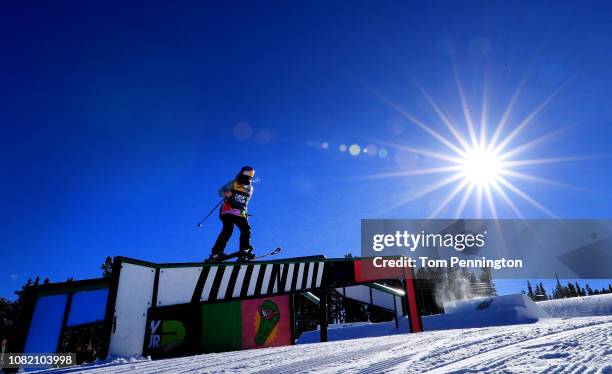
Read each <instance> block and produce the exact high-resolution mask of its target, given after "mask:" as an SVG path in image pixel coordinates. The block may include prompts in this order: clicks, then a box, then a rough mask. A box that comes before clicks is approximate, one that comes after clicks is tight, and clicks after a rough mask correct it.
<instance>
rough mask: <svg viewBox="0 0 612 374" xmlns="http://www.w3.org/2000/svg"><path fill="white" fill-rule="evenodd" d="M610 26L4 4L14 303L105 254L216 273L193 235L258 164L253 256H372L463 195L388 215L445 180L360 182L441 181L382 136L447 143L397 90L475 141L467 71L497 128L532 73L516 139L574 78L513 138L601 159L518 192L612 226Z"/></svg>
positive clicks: (1, 115)
mask: <svg viewBox="0 0 612 374" xmlns="http://www.w3.org/2000/svg"><path fill="white" fill-rule="evenodd" d="M611 16H612V5H611V4H610V3H609V2H606V1H601V2H581V1H575V2H565V1H561V2H559V1H554V2H546V1H539V2H528V1H513V2H507V1H499V2H494V1H483V2H477V1H470V2H456V1H447V2H430V1H427V2H425V1H424V2H421V3H416V2H412V3H411V2H391V1H386V2H355V1H351V2H323V1H321V2H317V1H315V2H312V1H309V2H271V1H266V2H261V1H259V2H240V1H232V2H217V3H212V2H203V1H194V2H180V3H171V2H158V1H146V2H137V1H130V2H101V1H87V2H83V1H75V2H69V1H61V2H57V1H49V2H43V1H37V2H27V1H19V2H12V3H7V2H5V3H3V4H2V5H1V6H0V50H1V51H2V54H1V56H2V57H1V58H0V87H1V89H0V126H1V133H0V134H1V136H0V149H1V150H2V151H1V152H2V157H1V159H0V167H1V170H2V183H1V184H0V206H1V207H2V215H1V216H0V217H1V218H0V233H1V235H0V248H1V250H2V265H1V266H0V279H1V281H0V296H9V295H10V293H11V292H12V291H13V290H15V289H17V288H18V287H19V286H20V285H21V284H22V283H23V282H24V281H25V280H26V279H27V277H29V276H35V275H41V277H50V278H51V279H52V280H53V281H61V280H64V279H66V278H67V277H70V276H73V277H75V278H90V277H97V276H99V269H98V267H99V264H100V263H101V262H102V261H103V260H104V257H105V256H106V255H124V256H130V257H136V258H142V259H146V260H151V261H156V262H180V261H199V260H201V259H202V258H204V257H206V256H208V254H209V251H210V247H211V245H212V244H213V241H214V238H215V237H216V235H217V233H218V230H219V228H220V225H219V222H218V221H217V220H216V219H215V218H214V217H213V219H211V220H209V221H208V222H207V226H206V227H205V228H203V229H196V227H195V224H196V223H197V222H198V221H199V220H200V219H201V217H202V216H203V215H204V214H205V213H206V212H207V211H208V210H209V209H210V207H211V206H212V205H214V204H215V203H216V202H217V197H216V191H217V189H218V187H219V186H220V185H221V184H222V183H224V182H226V181H227V180H228V179H230V178H231V177H233V175H234V174H235V173H236V172H237V170H239V168H240V167H241V166H242V165H245V164H249V165H252V166H254V167H255V169H256V172H257V176H258V177H259V178H260V181H259V182H258V183H257V184H256V187H255V195H254V198H253V200H252V203H251V212H252V213H253V214H254V216H253V217H252V219H251V224H252V227H253V233H254V234H253V241H254V245H255V247H256V248H258V249H260V250H265V249H271V248H273V247H276V246H282V247H283V248H284V249H285V251H284V252H283V254H284V255H285V256H299V255H309V254H319V253H324V254H326V255H327V256H328V257H334V256H342V255H343V254H344V253H346V252H353V253H355V254H357V253H359V220H360V219H361V218H378V217H380V218H382V217H389V218H422V217H424V216H427V214H428V213H427V212H430V211H431V210H432V209H434V208H433V207H434V206H435V205H436V204H437V203H439V201H441V200H443V199H444V197H445V196H446V195H447V194H448V192H449V190H450V189H452V186H449V188H448V189H441V190H439V191H436V192H434V193H432V194H428V195H426V196H424V197H422V198H419V199H416V200H414V201H412V202H410V203H407V204H402V205H400V206H397V207H393V208H389V209H385V207H392V206H393V205H394V204H393V201H397V200H399V199H402V198H403V197H405V196H406V195H407V194H411V193H414V192H415V191H417V190H418V189H419V188H422V187H423V186H426V185H427V184H428V183H430V182H431V181H432V179H431V177H430V176H418V177H417V176H414V177H403V178H395V179H360V178H359V177H363V176H367V175H370V174H373V173H380V172H394V171H398V170H404V171H405V170H411V169H418V168H426V167H431V166H435V165H434V164H433V162H432V161H431V160H430V159H428V158H427V157H417V156H416V155H414V154H410V153H407V152H405V151H400V150H398V149H396V148H394V147H392V146H389V145H388V143H386V142H385V141H390V140H392V141H394V142H396V143H401V144H404V145H408V146H412V147H419V148H429V149H436V150H438V149H439V150H442V149H443V148H444V146H441V145H440V143H439V142H437V141H436V140H435V139H433V138H432V137H430V136H429V135H428V134H426V133H425V132H424V131H422V130H421V129H419V128H418V127H416V126H414V124H412V123H410V121H408V120H407V119H406V118H403V117H402V116H401V114H399V113H398V112H397V111H396V110H394V109H393V108H392V107H390V106H389V105H388V104H386V103H385V102H384V100H382V99H381V96H382V97H386V98H387V99H388V100H390V101H393V102H395V103H396V104H397V105H399V106H400V107H401V108H402V109H404V110H407V111H409V112H410V113H412V114H413V115H414V116H416V117H418V118H419V119H421V120H422V121H424V122H426V123H427V124H428V125H430V126H432V128H435V129H436V131H439V132H440V133H443V134H444V136H448V137H451V135H450V134H449V133H448V131H447V130H446V128H445V127H444V125H443V124H442V123H441V121H440V120H439V118H438V117H437V116H436V115H435V112H433V111H432V109H431V107H430V106H429V105H428V104H427V101H426V100H425V99H424V97H423V96H422V95H421V93H420V92H419V90H418V88H417V86H415V84H414V82H413V78H414V79H415V80H417V81H418V82H419V83H420V84H421V85H422V86H423V87H424V88H425V89H426V90H427V91H428V92H429V93H430V94H431V96H432V97H433V98H434V99H435V100H436V102H437V103H438V104H439V105H440V107H441V108H442V109H443V110H444V112H445V113H446V114H447V115H448V116H449V117H450V118H452V119H453V121H456V122H457V126H458V127H461V129H462V132H464V133H465V132H466V130H465V129H466V127H465V126H466V124H465V122H464V121H463V112H462V110H461V102H460V100H459V96H458V93H457V87H456V85H455V81H454V77H453V70H452V64H455V66H456V69H457V72H458V75H459V77H460V79H461V81H462V83H463V89H464V91H465V95H466V99H467V101H468V103H469V110H470V113H472V114H473V116H474V120H475V122H478V121H479V118H480V114H479V113H480V110H481V109H480V108H481V102H482V97H483V79H484V72H485V71H488V78H487V82H488V83H489V84H488V91H487V92H488V95H487V97H488V99H489V108H490V109H489V116H488V118H489V122H490V126H491V127H493V126H494V124H495V123H497V121H499V119H500V117H501V116H502V114H503V112H504V109H505V108H506V106H507V105H508V102H509V100H510V98H511V96H512V93H513V92H514V90H515V88H516V86H517V84H518V83H519V82H520V80H521V78H523V77H524V76H525V74H526V73H527V72H528V71H530V74H529V75H528V76H527V78H526V81H525V82H526V83H525V85H524V89H523V91H522V93H521V95H520V96H519V98H518V100H517V103H516V105H515V107H514V109H513V110H512V112H511V114H510V116H509V120H508V124H507V130H506V131H505V132H504V133H503V134H502V137H503V136H505V135H507V134H508V133H510V131H511V130H512V129H513V128H514V127H516V125H517V124H518V123H520V121H521V120H522V119H523V118H525V116H527V115H528V114H529V113H530V112H531V111H532V110H533V109H534V108H536V107H537V106H538V105H539V104H540V102H541V101H542V100H544V99H545V98H546V97H547V96H548V95H550V94H551V93H552V92H553V91H555V90H556V89H557V88H558V87H559V86H560V85H561V84H562V83H563V82H565V81H568V82H567V84H566V85H565V86H564V88H563V89H562V91H561V92H560V93H559V95H558V96H557V97H556V98H555V99H554V100H553V101H552V102H551V103H550V104H549V105H548V106H546V108H545V109H544V110H542V111H541V112H540V113H539V115H538V116H537V117H535V119H534V121H533V122H532V123H531V124H530V125H529V126H528V127H526V129H525V131H523V132H522V133H521V134H520V136H518V137H517V139H516V142H515V143H516V144H517V145H518V144H522V143H525V142H528V141H529V140H530V139H533V138H536V137H538V136H541V135H542V134H545V133H547V132H550V131H554V130H555V129H558V128H561V127H569V129H568V130H567V131H565V132H564V133H563V134H561V135H559V136H558V137H555V138H554V139H552V140H551V141H549V142H546V143H544V144H542V145H539V146H538V147H534V148H533V149H530V150H529V152H527V154H526V155H524V156H525V157H530V158H542V157H559V156H575V155H591V156H597V157H595V158H592V159H588V160H579V161H575V162H564V163H557V164H543V165H538V166H537V167H532V168H530V172H531V173H532V174H534V175H537V176H539V177H541V178H550V179H554V180H557V181H559V182H562V183H568V184H572V185H576V186H578V187H581V188H583V189H584V191H577V190H571V189H563V188H560V187H558V186H551V185H543V184H537V183H521V182H518V184H517V185H520V186H521V189H522V190H524V191H525V192H526V193H529V194H530V196H532V197H533V198H534V199H536V200H537V201H539V202H540V203H542V204H543V205H544V206H546V207H547V208H549V209H550V210H551V211H553V212H554V213H555V214H556V215H558V216H560V217H567V218H609V217H610V211H611V208H612V199H611V197H610V193H609V186H610V183H611V182H612V178H611V177H610V174H611V173H610V159H609V157H607V155H608V154H610V146H612V140H611V139H612V137H611V136H612V127H611V124H610V120H611V118H612V95H610V92H609V91H610V87H612V73H611V70H610V68H609V67H610V66H612V38H610V35H612V23H610V18H611ZM530 67H531V68H530ZM323 143H326V145H328V147H327V148H324V147H323ZM341 144H345V145H347V146H350V145H351V144H358V145H360V146H361V147H365V146H367V145H368V144H372V145H373V146H376V150H377V151H378V152H380V151H381V150H382V149H383V148H384V151H382V156H386V157H381V156H380V155H379V154H377V155H375V156H372V155H371V154H372V152H370V155H368V154H367V153H366V154H364V153H361V154H359V155H358V156H351V155H350V154H349V152H340V151H339V146H340V145H341ZM369 149H370V150H374V148H372V147H370V148H369ZM385 152H386V154H385ZM513 200H515V201H516V204H517V205H518V206H519V208H520V209H521V211H523V212H524V214H525V216H527V217H542V216H543V215H542V212H540V211H538V210H537V209H535V208H534V207H533V206H531V205H530V204H528V203H526V201H524V200H521V199H520V198H518V197H517V196H514V197H513ZM471 206H472V204H471V203H470V204H468V208H467V210H466V212H465V216H473V215H474V212H473V209H472V208H470V207H471ZM470 209H471V210H472V211H470ZM498 213H499V215H500V216H502V217H514V216H513V212H512V211H511V210H509V209H507V208H504V207H503V204H500V207H499V211H498ZM484 214H485V215H487V214H488V213H487V211H485V212H484ZM440 215H441V216H451V215H452V209H451V210H448V211H446V210H443V211H442V212H441V214H440ZM235 243H236V242H234V241H233V242H232V248H233V247H235V246H236V244H235Z"/></svg>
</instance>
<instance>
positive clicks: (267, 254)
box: [251, 247, 281, 261]
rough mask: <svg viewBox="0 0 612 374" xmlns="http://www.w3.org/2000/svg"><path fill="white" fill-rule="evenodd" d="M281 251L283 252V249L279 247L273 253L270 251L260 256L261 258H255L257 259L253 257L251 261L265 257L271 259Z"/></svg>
mask: <svg viewBox="0 0 612 374" xmlns="http://www.w3.org/2000/svg"><path fill="white" fill-rule="evenodd" d="M280 251H281V248H280V247H278V248H276V249H275V250H273V251H270V252H268V253H264V254H263V255H259V256H255V257H253V258H252V259H251V261H252V260H257V259H258V258H263V257H269V256H274V255H277V254H278V253H279V252H280Z"/></svg>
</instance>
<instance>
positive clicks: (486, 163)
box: [460, 147, 501, 186]
mask: <svg viewBox="0 0 612 374" xmlns="http://www.w3.org/2000/svg"><path fill="white" fill-rule="evenodd" d="M460 173H462V175H463V177H464V178H465V180H466V181H467V182H469V183H473V184H476V185H479V186H489V185H491V184H492V183H493V182H495V181H496V180H497V178H498V177H499V176H500V174H501V162H500V160H499V158H498V156H497V154H495V152H494V151H491V150H488V149H486V148H484V147H476V148H474V149H471V150H469V151H468V152H467V153H466V156H465V157H464V158H463V159H462V160H461V171H460Z"/></svg>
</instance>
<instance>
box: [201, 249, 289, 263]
mask: <svg viewBox="0 0 612 374" xmlns="http://www.w3.org/2000/svg"><path fill="white" fill-rule="evenodd" d="M280 251H281V249H280V247H279V248H276V249H275V250H273V251H270V252H267V253H264V254H261V255H257V256H252V257H250V255H252V253H245V252H243V251H236V252H232V253H228V254H226V255H224V256H221V257H218V258H216V259H210V258H209V259H206V260H204V262H206V263H219V262H225V261H227V260H231V259H232V258H237V262H249V261H253V260H256V259H259V258H263V257H269V256H274V255H276V254H278V253H279V252H280ZM249 257H250V258H249Z"/></svg>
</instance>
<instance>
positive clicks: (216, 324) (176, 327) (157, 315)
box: [144, 295, 291, 358]
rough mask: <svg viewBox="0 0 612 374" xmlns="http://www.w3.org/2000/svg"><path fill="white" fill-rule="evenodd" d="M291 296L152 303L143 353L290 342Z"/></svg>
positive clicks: (171, 354) (222, 349)
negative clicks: (155, 306) (168, 304)
mask: <svg viewBox="0 0 612 374" xmlns="http://www.w3.org/2000/svg"><path fill="white" fill-rule="evenodd" d="M290 313H291V309H290V306H289V296H287V295H284V296H276V297H267V298H261V299H254V300H242V301H231V302H225V303H215V304H204V305H189V304H187V305H177V306H174V307H170V308H162V309H152V310H150V312H149V318H148V322H147V335H146V337H145V346H144V353H145V355H147V356H151V357H153V358H164V357H178V356H185V355H190V354H198V353H212V352H227V351H236V350H240V349H252V348H264V347H278V346H283V345H290V344H291V314H290Z"/></svg>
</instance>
